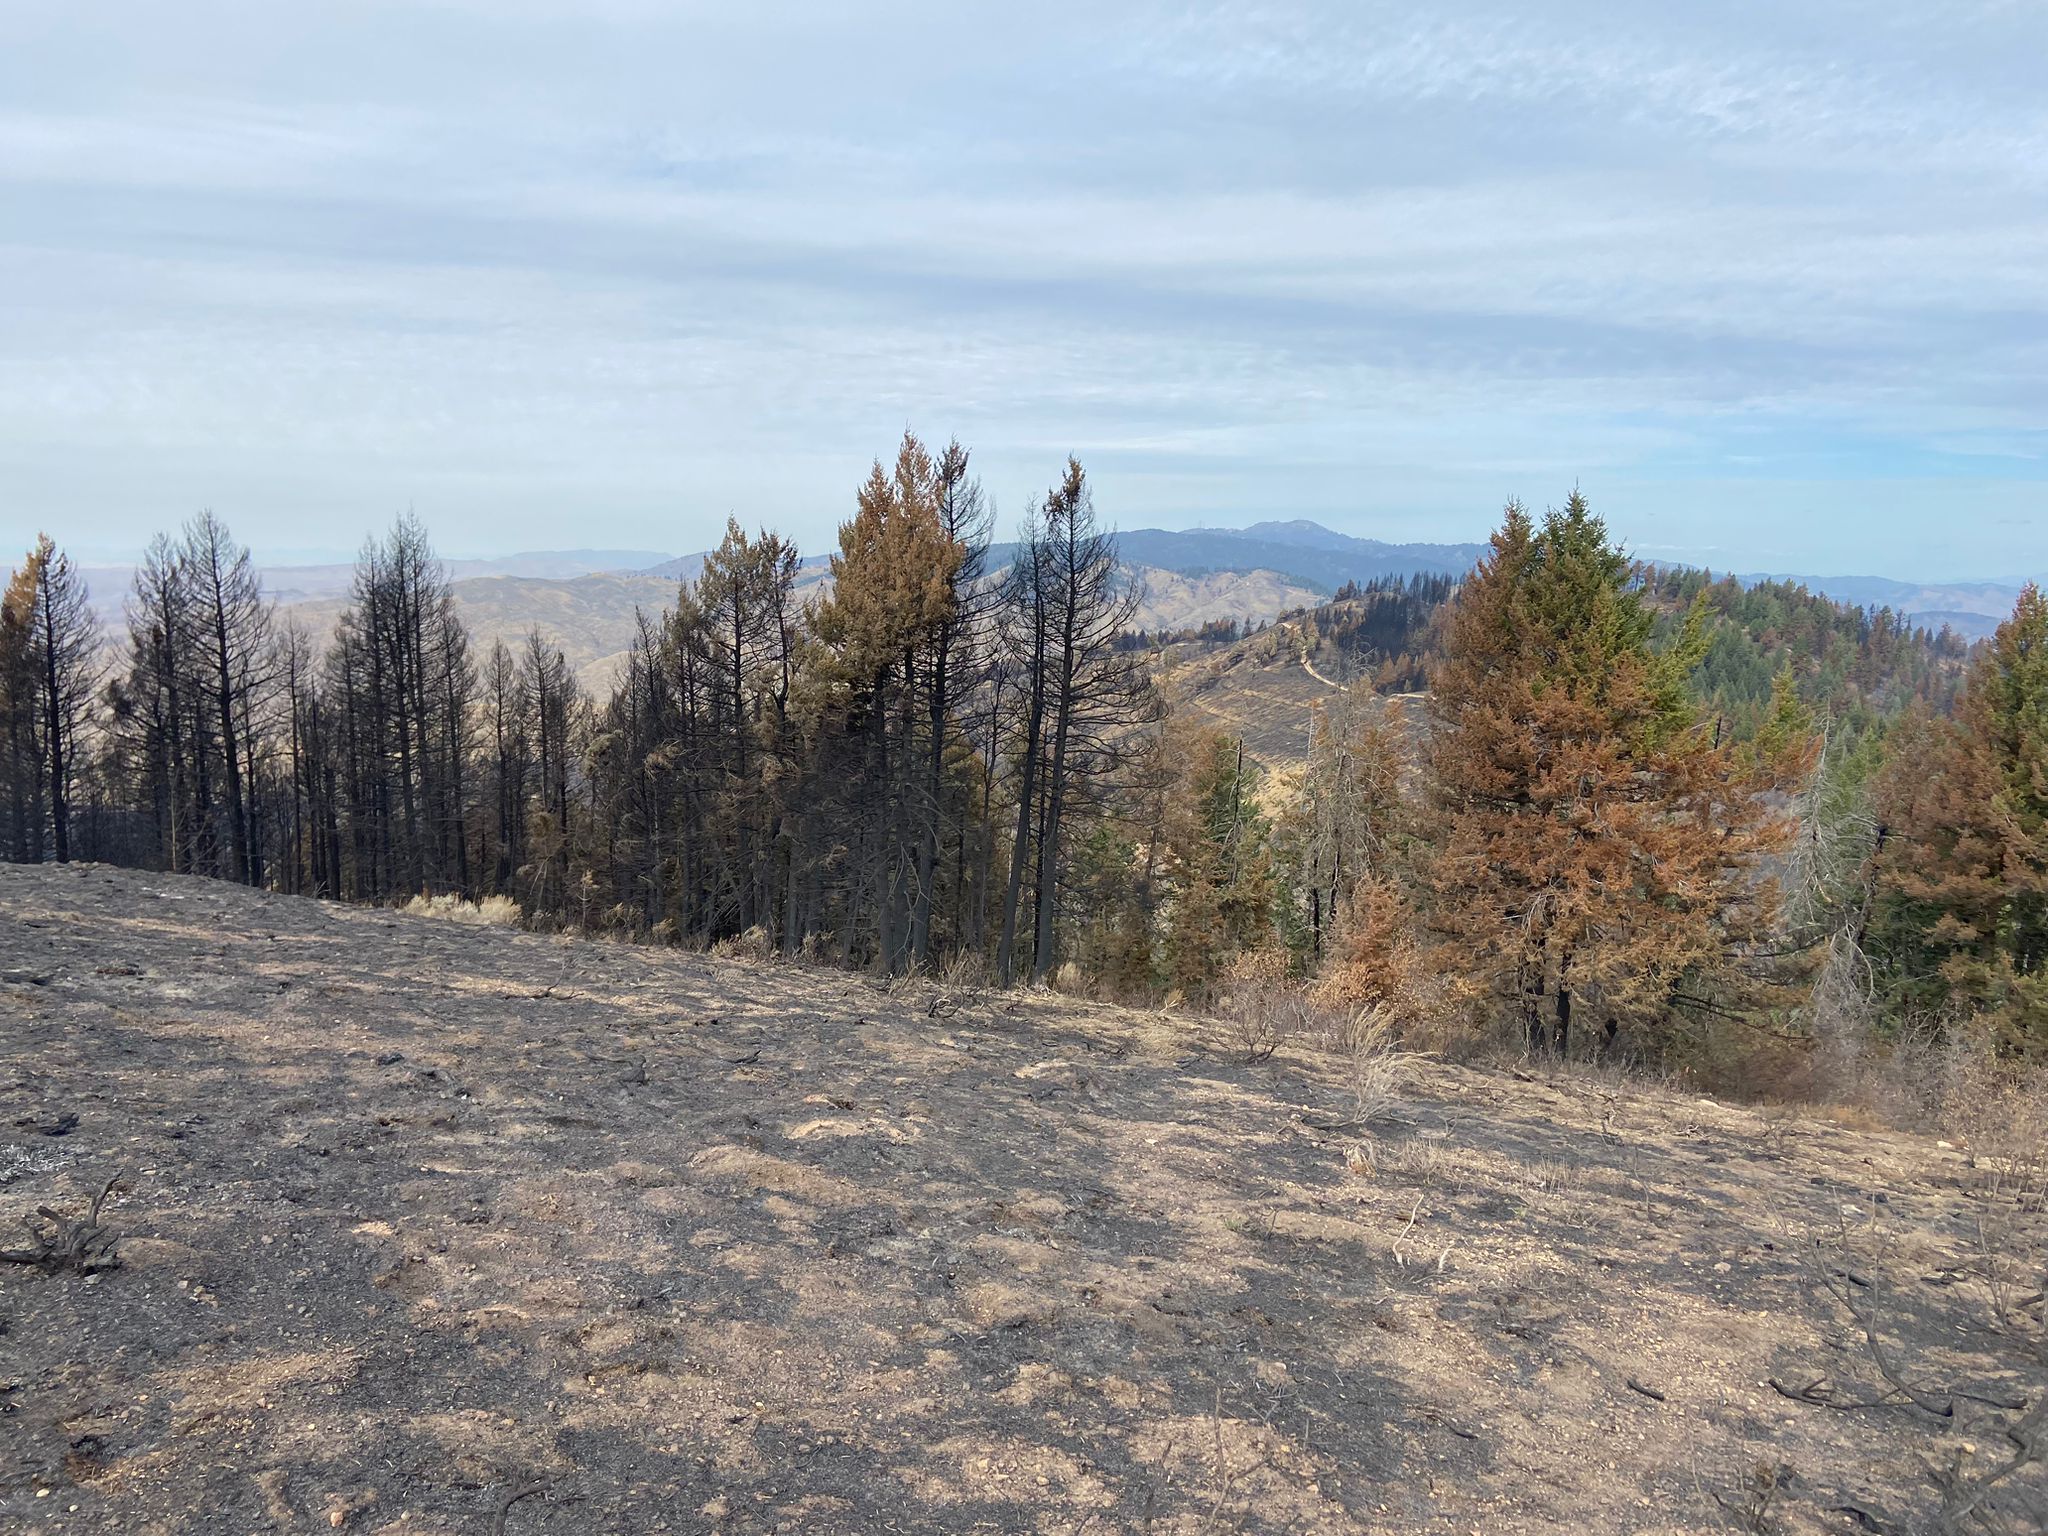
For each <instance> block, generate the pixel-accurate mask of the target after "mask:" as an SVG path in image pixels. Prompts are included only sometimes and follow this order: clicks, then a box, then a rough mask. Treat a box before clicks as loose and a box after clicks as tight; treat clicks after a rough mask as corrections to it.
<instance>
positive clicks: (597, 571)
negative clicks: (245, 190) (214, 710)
mask: <svg viewBox="0 0 2048 1536" xmlns="http://www.w3.org/2000/svg"><path fill="white" fill-rule="evenodd" d="M1117 542H1118V547H1119V548H1120V549H1121V551H1122V553H1123V558H1124V563H1125V565H1126V566H1127V567H1128V568H1129V570H1130V574H1131V577H1132V579H1133V580H1135V581H1137V582H1138V583H1140V584H1141V586H1142V588H1143V591H1144V599H1143V602H1142V603H1141V606H1140V608H1139V611H1138V618H1137V622H1138V624H1139V626H1140V627H1142V628H1145V629H1149V630H1159V629H1181V628H1188V627H1192V626H1194V625H1198V624H1201V623H1204V622H1207V621H1208V620H1211V619H1222V618H1231V619H1237V620H1239V621H1240V622H1246V621H1250V622H1256V621H1259V620H1263V619H1271V618H1274V617H1276V616H1277V615H1279V614H1281V613H1284V612H1286V611H1288V610H1290V609H1294V608H1300V607H1305V606H1308V605H1310V604H1312V603H1314V602H1315V601H1316V600H1317V599H1319V598H1323V597H1327V596H1329V594H1330V593H1332V592H1334V591H1336V590H1337V588H1339V587H1341V586H1342V585H1344V583H1346V582H1351V581H1355V582H1359V583H1365V582H1369V581H1375V580H1379V579H1383V578H1389V577H1405V576H1410V575H1415V574H1418V573H1428V574H1437V575H1451V576H1456V575H1462V574H1463V573H1464V572H1466V571H1468V570H1470V569H1471V568H1472V566H1473V565H1474V564H1475V563H1476V562H1477V561H1478V560H1479V559H1480V557H1481V556H1482V555H1484V554H1485V553H1486V546H1485V545H1484V544H1391V543H1386V542H1383V541H1381V540H1379V539H1363V538H1356V537H1354V536H1352V535H1350V534H1344V533H1338V532H1336V531H1335V530H1334V529H1330V528H1325V527H1323V526H1322V525H1321V524H1320V523H1314V522H1309V521H1307V520H1305V519H1297V520H1294V521H1291V522H1260V523H1253V524H1252V525H1251V526H1249V527H1246V528H1190V529H1170V528H1132V529H1126V530H1124V531H1122V532H1120V533H1119V534H1118V535H1117ZM1013 550H1014V546H1011V545H998V546H996V547H995V548H994V549H992V550H991V551H990V563H991V566H992V567H993V566H999V565H1001V564H1002V563H1003V562H1005V561H1007V560H1008V559H1009V558H1010V556H1011V554H1012V553H1013ZM445 564H446V565H447V567H448V574H449V576H450V578H451V579H452V581H453V585H454V590H455V597H456V601H457V603H458V604H459V605H460V607H461V610H462V614H463V618H464V620H465V622H466V623H467V624H468V626H469V628H470V632H471V634H472V636H473V638H474V641H475V644H476V645H477V647H478V649H479V650H480V651H481V650H488V649H489V647H490V645H491V643H492V642H493V641H494V640H500V639H502V640H504V641H506V643H508V644H516V643H518V642H519V641H520V640H521V639H523V637H524V636H525V634H526V633H527V631H528V630H529V629H532V628H536V627H537V628H539V630H540V631H541V633H542V635H543V636H544V637H546V638H547V639H548V640H549V641H550V642H552V643H553V644H555V645H558V646H560V647H561V648H562V650H563V651H564V652H565V653H566V654H567V656H568V657H569V660H570V662H571V664H572V665H573V666H574V667H575V668H576V669H577V671H578V673H579V674H580V675H581V676H582V677H583V679H584V681H585V682H586V683H587V684H588V685H590V686H592V687H594V688H596V687H604V686H606V685H608V684H609V682H610V681H611V679H612V678H613V677H614V676H615V675H616V673H617V670H618V667H619V665H620V662H621V660H622V658H623V656H624V654H625V651H626V648H627V645H628V643H629V642H630V640H631V637H632V632H633V622H634V619H633V615H634V612H635V610H636V609H646V610H648V611H649V612H654V611H656V610H658V609H660V608H662V607H663V606H665V605H667V604H668V603H670V602H672V601H673V600H674V597H675V589H676V584H677V583H678V582H679V581H682V580H685V579H692V578H694V577H695V576H696V575H697V573H698V572H699V571H701V570H702V569H703V566H704V555H703V554H702V553H701V552H700V553H697V554H690V555H665V554H662V553H660V552H659V551H655V550H632V549H571V550H528V551H522V552H520V553H517V554H510V555H504V556H501V557H498V558H495V559H456V560H448V561H446V562H445ZM84 574H85V577H86V581H87V585H88V588H89V590H90V592H91V595H92V598H93V602H94V606H95V607H96V608H98V610H99V611H100V614H101V616H102V618H103V619H104V620H105V621H106V623H107V626H108V629H109V630H110V631H117V630H118V628H119V625H120V619H121V607H122V601H123V598H124V597H125V595H126V592H127V589H128V586H129V584H130V582H131V580H132V579H133V567H131V566H95V567H90V568H87V569H86V571H85V572H84ZM353 574H354V572H353V567H352V566H349V565H341V564H331V565H298V566H276V567H269V568H266V569H265V570H264V572H263V577H264V585H265V587H266V589H267V590H268V591H269V592H270V594H271V595H272V596H273V597H275V598H276V599H277V600H278V602H279V604H280V605H281V606H282V607H283V608H285V609H287V610H288V611H290V612H292V613H294V614H295V615H296V616H297V617H298V618H299V619H300V621H301V622H303V623H305V624H306V625H307V626H308V627H309V628H311V629H312V630H313V631H314V632H315V633H316V634H324V633H326V632H327V631H328V630H330V629H331V628H332V626H333V624H334V621H335V620H336V618H337V617H338V616H339V615H340V612H341V609H342V607H343V606H344V604H345V602H346V599H347V594H348V589H349V584H350V581H351V580H352V578H353ZM830 579H831V578H830V573H829V561H828V559H827V557H826V556H823V555H814V556H811V557H810V558H808V559H806V560H805V561H803V563H802V565H801V567H800V569H799V574H798V579H797V585H798V588H799V590H803V591H807V592H814V591H816V590H817V589H818V588H820V587H821V586H823V585H824V584H825V583H826V582H828V581H829V580H830ZM1741 579H1742V580H1744V581H1749V582H1755V581H1763V580H1788V581H1797V582H1799V583H1801V584H1803V585H1804V586H1806V587H1807V588H1809V589H1810V590H1812V591H1815V592H1820V593H1824V594H1825V595H1827V596H1829V597H1831V598H1834V599H1835V600H1836V601H1837V602H1844V603H1854V604H1858V605H1861V606H1865V607H1872V608H1876V607H1889V608H1891V609H1892V610H1893V611H1894V612H1898V613H1904V614H1907V615H1909V616H1910V617H1911V618H1912V619H1913V621H1914V622H1915V623H1918V624H1922V625H1925V626H1927V627H1928V628H1939V627H1940V626H1941V625H1943V624H1947V625H1948V626H1949V627H1950V628H1951V629H1953V630H1955V631H1956V632H1957V633H1958V634H1962V635H1965V636H1967V637H1970V638H1973V639H1974V638H1980V637H1982V636H1984V635H1988V634H1990V633H1991V631H1992V629H1993V628H1995V627H1996V626H1997V624H1998V622H1999V621H2000V620H2001V619H2003V618H2004V617H2005V615H2006V614H2008V613H2010V612H2011V611H2012V605H2013V602H2014V600H2015V599H2016V598H2017V597H2018V595H2019V591H2020V588H2019V584H2018V583H2017V582H2013V583H2006V582H1993V581H1978V582H1953V583H1925V582H1910V581H1899V580H1895V579H1892V578H1889V577H1882V576H1797V575H1795V576H1764V575H1750V576H1745V577H1743V578H1741ZM111 638H113V635H112V634H110V639H111Z"/></svg>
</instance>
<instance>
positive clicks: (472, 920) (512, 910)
mask: <svg viewBox="0 0 2048 1536" xmlns="http://www.w3.org/2000/svg"><path fill="white" fill-rule="evenodd" d="M400 910H402V911H405V912H410V913H412V914H414V915H415V916H418V917H438V918H441V919H442V920H443V921H446V922H450V923H466V924H468V925H469V926H471V927H475V928H517V927H518V926H519V903H518V902H516V901H514V900H513V899H512V898H511V897H510V896H486V897H484V899H483V900H482V901H464V900H463V899H462V898H461V897H460V896H453V895H449V896H429V895H427V894H426V893H425V892H424V891H423V892H421V893H420V894H419V895H417V896H415V897H413V899H412V900H411V901H408V902H407V903H406V904H405V906H404V907H403V908H401V909H400Z"/></svg>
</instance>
